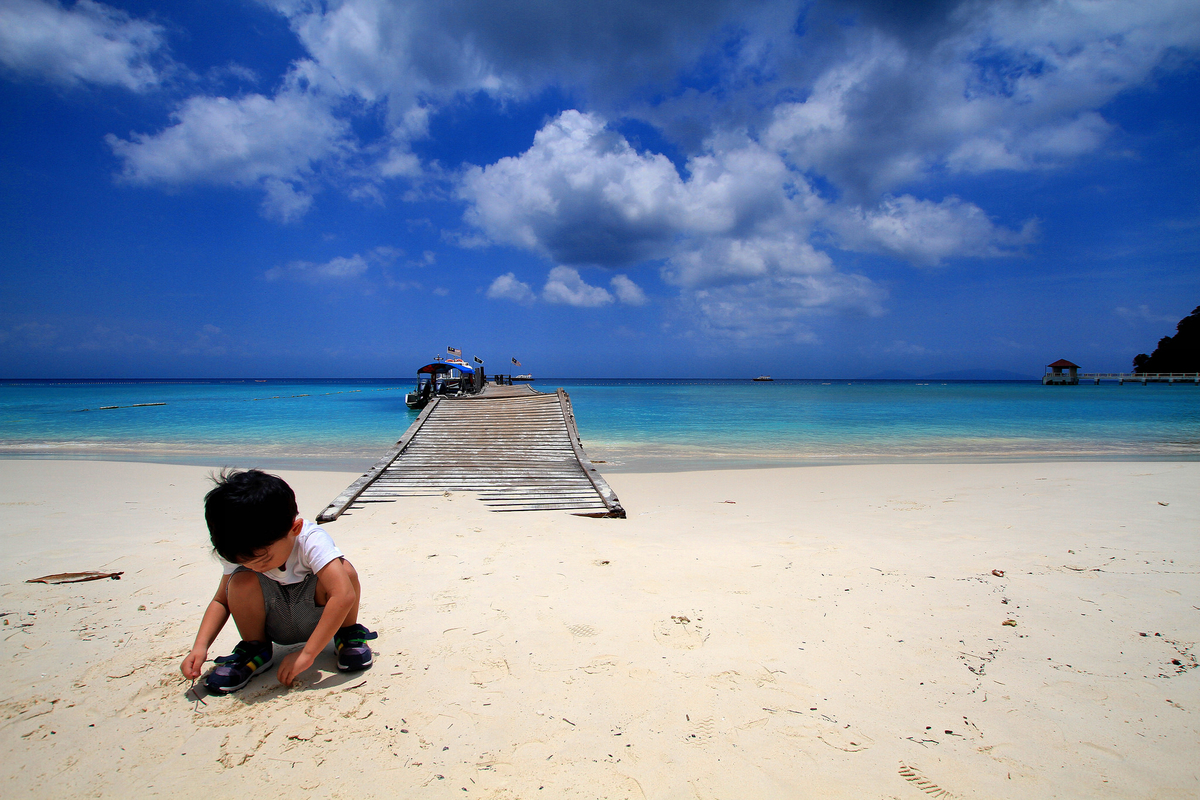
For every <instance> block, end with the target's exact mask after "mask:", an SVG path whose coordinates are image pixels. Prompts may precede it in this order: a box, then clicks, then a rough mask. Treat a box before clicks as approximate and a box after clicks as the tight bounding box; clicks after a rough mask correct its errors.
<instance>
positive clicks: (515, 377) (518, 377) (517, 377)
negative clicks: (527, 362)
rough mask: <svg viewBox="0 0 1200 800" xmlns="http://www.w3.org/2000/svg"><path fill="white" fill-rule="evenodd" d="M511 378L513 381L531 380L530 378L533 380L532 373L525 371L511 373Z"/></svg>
mask: <svg viewBox="0 0 1200 800" xmlns="http://www.w3.org/2000/svg"><path fill="white" fill-rule="evenodd" d="M512 379H513V380H514V381H531V380H533V375H531V374H529V373H528V372H527V373H525V374H524V375H513V376H512Z"/></svg>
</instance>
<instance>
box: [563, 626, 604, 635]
mask: <svg viewBox="0 0 1200 800" xmlns="http://www.w3.org/2000/svg"><path fill="white" fill-rule="evenodd" d="M567 630H569V631H570V632H571V635H572V636H578V637H581V638H586V637H588V636H595V635H596V633H597V631H596V629H595V628H593V627H592V626H591V625H568V626H567Z"/></svg>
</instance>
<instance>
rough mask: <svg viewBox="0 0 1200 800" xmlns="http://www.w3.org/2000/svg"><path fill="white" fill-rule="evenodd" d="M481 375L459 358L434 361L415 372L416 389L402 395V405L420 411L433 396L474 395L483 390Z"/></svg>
mask: <svg viewBox="0 0 1200 800" xmlns="http://www.w3.org/2000/svg"><path fill="white" fill-rule="evenodd" d="M482 379H483V374H482V373H480V372H477V371H476V369H475V368H474V367H472V366H471V365H470V364H468V363H467V362H466V361H463V360H462V359H461V358H449V359H446V360H445V361H434V362H433V363H431V364H426V365H425V366H423V367H421V368H420V369H418V370H417V388H416V389H414V390H413V391H411V392H409V393H408V394H406V395H404V404H405V405H406V406H408V407H409V408H411V409H414V410H416V409H421V408H424V407H425V406H427V405H428V404H429V401H430V400H432V399H433V398H434V397H435V396H438V395H441V396H458V395H464V394H475V393H476V392H478V391H479V390H480V389H482V388H483V380H482Z"/></svg>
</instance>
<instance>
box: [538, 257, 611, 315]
mask: <svg viewBox="0 0 1200 800" xmlns="http://www.w3.org/2000/svg"><path fill="white" fill-rule="evenodd" d="M542 299H543V300H545V301H546V302H547V303H555V304H562V305H568V306H577V307H580V308H595V307H597V306H603V305H608V304H609V303H611V302H612V301H613V296H612V295H611V294H609V292H608V290H607V289H605V288H604V287H602V286H590V285H589V284H587V283H586V282H585V281H584V280H583V278H581V277H580V275H579V270H577V269H573V268H571V267H555V268H554V269H552V270H550V274H549V275H547V276H546V285H545V286H543V287H542Z"/></svg>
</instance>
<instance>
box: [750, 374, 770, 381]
mask: <svg viewBox="0 0 1200 800" xmlns="http://www.w3.org/2000/svg"><path fill="white" fill-rule="evenodd" d="M754 380H756V381H773V380H775V379H774V378H772V377H771V376H770V375H759V376H758V377H757V378H755V379H754Z"/></svg>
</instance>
